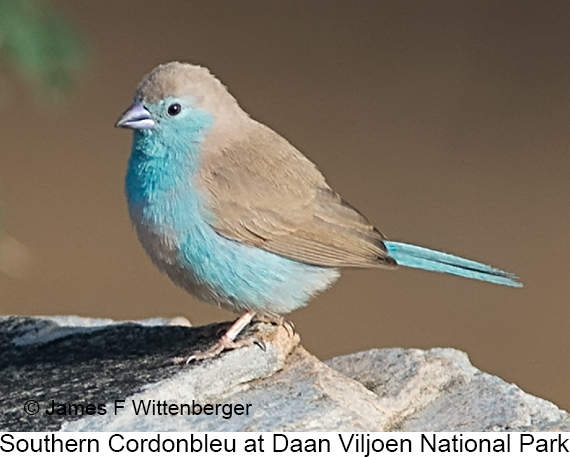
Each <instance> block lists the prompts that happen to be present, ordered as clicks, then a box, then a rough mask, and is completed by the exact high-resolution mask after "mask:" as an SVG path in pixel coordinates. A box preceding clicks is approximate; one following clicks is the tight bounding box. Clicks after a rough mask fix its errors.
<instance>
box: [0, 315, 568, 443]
mask: <svg viewBox="0 0 570 457" xmlns="http://www.w3.org/2000/svg"><path fill="white" fill-rule="evenodd" d="M227 325H228V324H217V325H209V326H206V327H200V328H192V327H190V326H189V323H188V322H187V321H185V320H184V319H177V320H163V319H154V320H148V321H140V322H114V321H110V320H101V319H83V318H78V317H73V316H71V317H70V316H67V317H42V318H27V317H6V318H2V319H0V372H1V373H2V375H1V377H0V394H1V395H2V398H3V401H2V403H1V404H0V409H1V411H0V429H1V430H4V431H50V430H54V431H55V430H64V431H197V432H200V431H258V432H262V431H351V432H367V431H419V430H421V431H443V430H446V431H483V430H509V431H520V430H570V416H569V415H568V413H566V412H564V411H561V410H559V409H558V408H557V407H556V406H554V405H553V404H552V403H549V402H547V401H545V400H541V399H539V398H536V397H533V396H531V395H529V394H526V393H524V392H523V391H521V390H520V389H519V388H518V387H516V386H514V385H512V384H508V383H505V382H504V381H502V380H501V379H499V378H497V377H495V376H491V375H488V374H485V373H482V372H481V371H479V370H477V369H476V368H474V367H473V366H471V365H470V364H469V361H468V359H467V356H466V355H465V354H463V353H461V352H459V351H456V350H453V349H433V350H431V351H420V350H414V349H411V350H404V349H384V350H370V351H366V352H362V353H358V354H353V355H348V356H343V357H337V358H334V359H332V360H330V361H328V362H327V363H326V364H325V363H322V362H320V361H319V360H317V359H316V358H315V357H313V356H311V355H310V354H308V353H307V352H306V351H305V350H304V349H303V348H302V347H301V346H300V345H299V337H298V335H290V334H288V332H287V329H286V328H284V327H278V326H272V325H270V324H264V323H258V324H255V325H253V326H251V327H250V328H248V330H247V332H246V334H247V335H249V336H255V337H257V338H260V339H262V340H263V341H265V342H266V350H265V351H264V350H262V349H260V348H259V347H257V346H251V347H247V348H241V349H238V350H234V351H230V352H227V353H224V354H223V355H222V356H220V357H217V358H215V359H213V360H209V361H203V362H200V363H196V364H192V365H175V364H174V363H173V360H174V359H175V358H177V357H179V356H184V355H186V354H188V353H189V352H191V351H192V350H194V349H196V348H204V347H207V346H208V345H209V344H212V342H213V341H215V339H216V338H217V334H219V332H221V331H223V329H224V328H226V327H227ZM30 401H33V402H37V404H35V403H29V402H30ZM27 402H28V403H27ZM117 402H118V403H117ZM54 405H55V411H56V413H55V414H48V412H49V411H51V410H52V406H54ZM62 405H63V406H62ZM70 405H75V406H70ZM88 405H92V406H88ZM184 405H187V406H184ZM196 405H200V406H199V407H198V406H196ZM205 405H212V406H208V407H207V408H211V409H206V410H204V409H203V408H204V406H205ZM216 405H219V406H216ZM36 406H37V408H36V409H37V412H36V410H35V409H34V407H36ZM26 407H27V408H28V409H27V410H26V409H25V408H26ZM116 407H117V408H116ZM144 408H147V411H146V412H144ZM26 411H28V413H27V412H26ZM33 412H36V414H29V413H33ZM63 412H65V413H66V414H58V413H63ZM181 412H182V413H183V414H181ZM198 412H199V414H197V413H198ZM216 412H217V414H216ZM77 413H82V414H77ZM174 413H177V414H174Z"/></svg>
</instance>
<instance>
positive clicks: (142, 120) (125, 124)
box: [115, 102, 155, 130]
mask: <svg viewBox="0 0 570 457" xmlns="http://www.w3.org/2000/svg"><path fill="white" fill-rule="evenodd" d="M154 124H155V122H154V119H153V118H152V116H151V115H150V113H149V112H148V110H147V109H146V108H145V107H144V106H143V104H142V103H141V102H134V103H133V104H132V105H131V106H129V107H128V109H127V111H125V112H124V113H123V115H122V116H121V117H120V118H119V120H118V121H117V123H116V124H115V127H122V128H124V129H133V130H146V129H152V128H154Z"/></svg>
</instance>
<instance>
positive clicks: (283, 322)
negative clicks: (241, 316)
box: [253, 312, 297, 336]
mask: <svg viewBox="0 0 570 457" xmlns="http://www.w3.org/2000/svg"><path fill="white" fill-rule="evenodd" d="M253 320H254V322H266V323H268V324H273V325H280V326H283V327H284V328H285V330H287V334H288V335H289V336H294V335H295V334H296V333H297V332H296V331H295V324H293V322H291V321H290V320H289V319H286V318H284V317H283V316H280V315H279V314H273V313H267V312H266V313H263V314H261V313H257V314H256V315H255V317H254V318H253Z"/></svg>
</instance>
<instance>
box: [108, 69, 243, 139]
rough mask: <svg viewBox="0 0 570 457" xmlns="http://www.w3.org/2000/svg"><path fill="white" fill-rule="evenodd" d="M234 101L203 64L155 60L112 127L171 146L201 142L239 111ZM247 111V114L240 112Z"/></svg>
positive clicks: (237, 116)
mask: <svg viewBox="0 0 570 457" xmlns="http://www.w3.org/2000/svg"><path fill="white" fill-rule="evenodd" d="M244 115H245V113H244V112H243V111H242V110H241V108H240V107H239V106H238V104H237V102H236V100H235V99H234V98H233V97H232V96H231V95H230V93H229V92H228V91H227V90H226V88H225V87H224V85H223V84H222V83H221V82H220V81H219V80H218V79H216V78H215V77H214V76H213V75H212V74H211V73H210V72H209V71H208V69H206V68H203V67H200V66H197V65H191V64H188V63H180V62H170V63H167V64H164V65H160V66H158V67H156V68H155V69H154V70H152V71H151V72H150V73H149V74H148V75H146V76H145V77H144V78H143V80H142V81H141V82H140V84H139V86H138V88H137V90H136V92H135V96H134V101H133V103H132V104H131V106H129V108H128V109H127V110H126V111H125V112H124V113H123V115H122V116H121V117H120V118H119V120H118V121H117V123H116V124H115V127H122V128H128V129H132V130H134V131H135V143H136V142H137V140H142V141H145V142H146V141H147V140H153V142H155V140H156V141H157V142H159V143H160V144H162V145H164V146H166V147H167V148H169V149H171V150H172V148H175V147H176V146H181V147H182V148H183V149H184V147H185V146H188V143H199V142H201V141H202V140H203V139H204V138H205V137H206V136H207V135H208V134H209V133H210V132H211V131H213V130H214V128H217V127H218V126H219V125H226V124H228V123H231V122H232V119H237V118H240V117H242V116H244ZM245 116H247V115H245Z"/></svg>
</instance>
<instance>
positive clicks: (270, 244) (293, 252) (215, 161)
mask: <svg viewBox="0 0 570 457" xmlns="http://www.w3.org/2000/svg"><path fill="white" fill-rule="evenodd" d="M251 122H252V128H251V130H250V131H249V133H248V134H247V135H245V136H244V137H243V138H241V140H239V141H235V142H233V143H230V144H226V145H224V146H222V147H219V145H218V147H215V148H211V149H210V150H208V149H207V148H206V150H205V153H204V155H203V157H202V158H203V163H202V167H201V174H200V176H199V180H198V184H199V186H200V188H201V189H202V192H203V194H204V197H205V204H206V205H205V206H206V210H207V215H206V217H209V219H208V222H209V223H210V224H211V226H212V227H213V228H214V229H215V230H216V231H217V232H218V233H219V234H220V235H223V236H225V237H227V238H230V239H233V240H237V241H240V242H242V243H246V244H249V245H251V246H257V247H259V248H262V249H264V250H267V251H269V252H273V253H275V254H279V255H281V256H284V257H287V258H290V259H293V260H297V261H300V262H305V263H309V264H313V265H320V266H326V267H373V266H384V267H389V266H395V265H396V262H395V261H394V260H393V259H392V258H390V257H389V256H388V255H387V253H386V249H385V247H384V244H383V243H382V240H383V239H384V236H383V235H382V234H381V233H380V232H379V231H378V230H376V229H375V228H374V227H373V226H372V225H371V224H370V222H368V220H367V219H366V218H365V217H364V216H363V215H362V214H360V213H359V212H358V211H357V210H356V209H354V208H353V207H352V206H350V205H348V204H347V203H346V202H344V201H343V200H342V199H341V198H340V197H339V195H338V194H336V193H335V192H334V191H332V189H330V187H329V186H328V184H327V183H326V182H325V179H324V177H323V176H322V174H321V173H320V172H319V171H318V169H317V168H316V167H315V165H314V164H313V163H312V162H310V161H309V160H308V159H307V158H306V157H305V156H303V155H302V154H301V153H300V152H299V151H297V150H296V149H295V148H294V147H293V146H292V145H291V144H289V143H288V142H287V141H286V140H285V139H284V138H282V137H281V136H279V135H278V134H276V133H275V132H273V131H272V130H271V129H269V128H267V127H265V126H264V125H262V124H259V123H257V122H255V121H251Z"/></svg>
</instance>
